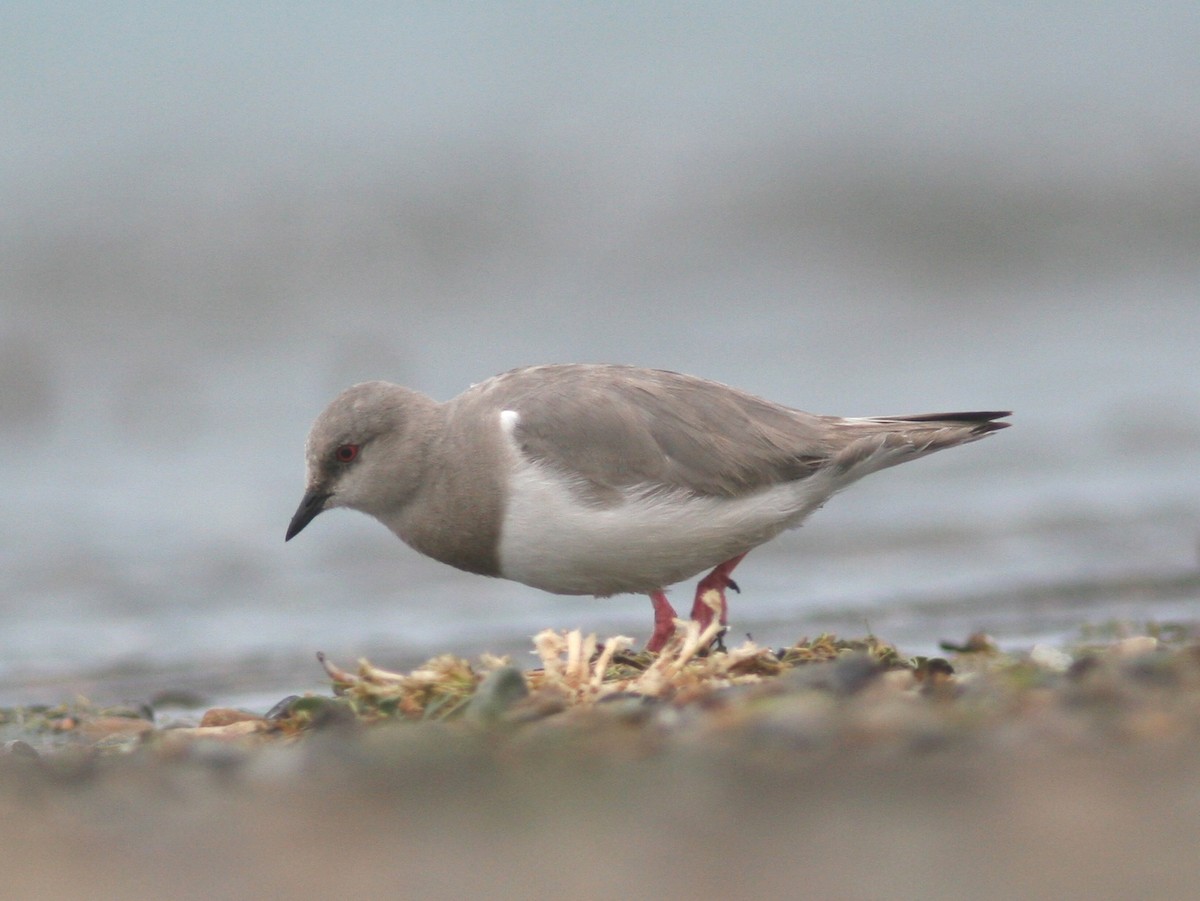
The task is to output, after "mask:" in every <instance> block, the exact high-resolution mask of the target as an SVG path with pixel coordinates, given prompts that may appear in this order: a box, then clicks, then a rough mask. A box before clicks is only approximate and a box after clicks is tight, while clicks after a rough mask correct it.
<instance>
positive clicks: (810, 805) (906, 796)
mask: <svg viewBox="0 0 1200 901" xmlns="http://www.w3.org/2000/svg"><path fill="white" fill-rule="evenodd" d="M1047 660H1048V664H1047V665H1042V664H1039V663H1036V662H1034V661H1031V660H1028V659H1024V660H996V659H991V660H986V661H983V662H971V661H970V660H966V661H964V660H962V659H960V660H957V661H956V665H955V670H956V672H955V674H954V675H953V676H949V677H946V678H944V679H941V680H938V682H937V684H936V685H934V684H932V683H931V682H930V681H928V680H927V681H926V682H925V683H924V684H922V683H920V682H917V681H914V680H912V679H911V678H908V674H907V673H905V674H901V675H897V674H895V673H894V672H893V673H891V674H889V673H888V672H886V671H883V670H870V671H869V672H866V675H865V676H864V670H863V669H862V667H861V658H858V659H857V661H854V660H851V661H849V662H848V661H846V660H839V661H837V662H834V663H824V664H813V665H811V666H807V667H803V668H799V669H797V670H795V671H793V672H790V673H785V674H783V675H781V676H779V677H777V678H775V679H764V680H756V681H755V682H753V683H752V684H749V685H734V686H725V687H723V688H720V689H717V690H715V691H713V692H711V693H708V694H704V695H700V694H697V695H695V696H693V698H692V699H691V700H689V701H687V702H686V703H683V702H682V701H681V700H680V698H678V697H676V698H673V699H669V700H661V699H660V700H651V701H647V700H645V699H644V698H639V697H630V696H627V695H624V694H622V695H619V696H617V697H615V698H613V699H610V700H611V702H605V703H597V704H593V705H590V706H588V705H583V706H576V707H569V708H567V709H565V710H562V711H559V712H554V713H551V714H549V715H544V716H543V715H539V716H536V717H534V716H530V715H529V709H530V707H529V703H528V702H529V699H526V700H525V702H520V703H518V704H517V705H516V707H514V709H522V710H524V713H522V714H521V715H520V716H508V717H507V718H504V719H503V720H501V721H497V722H493V723H492V724H490V725H482V724H480V723H479V722H466V721H465V719H466V718H460V719H458V720H455V721H453V722H416V723H413V722H399V723H397V722H389V723H384V724H374V725H370V726H367V725H363V724H362V723H361V722H356V721H349V720H347V719H346V718H339V717H331V718H329V719H328V721H327V725H325V726H324V727H323V728H316V727H313V728H308V729H305V730H304V731H301V732H298V733H295V734H291V735H290V736H281V735H278V734H272V735H268V734H263V733H260V734H254V735H249V736H246V737H243V738H240V739H236V740H234V739H221V740H217V739H205V738H202V737H199V738H197V737H192V738H189V739H187V740H166V739H164V738H163V736H164V735H165V734H166V733H165V732H163V731H162V730H154V731H146V733H145V734H144V735H141V737H139V738H138V740H137V741H136V742H135V743H133V744H131V745H126V746H123V747H121V749H120V750H115V749H116V748H118V747H119V746H118V745H117V744H114V743H112V741H111V738H110V739H108V740H107V742H108V745H107V746H108V747H111V748H112V749H114V750H112V751H111V752H106V753H101V751H98V750H97V748H100V749H103V748H105V747H106V744H105V742H103V741H102V742H101V743H100V744H99V745H95V744H92V745H89V744H88V743H86V742H79V743H76V744H75V745H74V746H70V747H67V748H65V749H60V750H54V751H51V750H43V751H42V752H41V753H40V754H39V755H38V756H34V754H33V753H31V750H30V749H29V748H27V747H25V746H13V745H11V744H10V745H9V753H7V754H6V755H5V756H4V757H3V758H0V805H2V806H0V809H2V810H3V811H4V816H3V817H2V818H0V866H2V867H3V873H4V875H3V879H4V882H5V883H6V884H7V885H6V889H7V890H6V892H5V895H6V896H8V897H14V898H18V897H20V898H24V897H38V898H110V897H111V898H123V899H142V898H180V899H188V898H247V897H290V898H310V897H311V898H334V897H404V898H408V897H412V898H443V897H444V898H463V897H492V898H510V897H511V898H543V897H544V898H567V897H576V898H603V897H620V896H626V897H645V896H659V897H667V898H675V897H697V898H704V897H767V896H774V897H797V898H803V897H822V898H838V899H881V898H918V897H920V898H1001V897H1003V898H1013V897H1022V898H1051V897H1053V898H1073V897H1088V898H1114V899H1117V898H1122V899H1127V898H1133V897H1140V898H1157V899H1171V898H1194V897H1196V896H1197V893H1198V891H1200V889H1198V886H1200V855H1198V854H1197V853H1196V841H1197V836H1200V742H1198V741H1197V738H1198V737H1200V655H1198V654H1197V652H1196V650H1195V649H1194V648H1192V647H1189V646H1180V647H1175V648H1165V647H1163V646H1161V645H1157V644H1154V643H1144V644H1141V645H1137V646H1136V647H1135V648H1134V650H1133V651H1130V650H1129V648H1125V649H1120V648H1109V649H1102V650H1100V651H1098V652H1095V653H1088V654H1083V655H1079V654H1077V655H1074V656H1073V658H1070V665H1069V668H1067V669H1065V670H1064V669H1063V664H1066V663H1068V660H1067V659H1054V658H1047ZM1081 661H1082V662H1081ZM535 694H536V692H535ZM522 704H524V707H522ZM544 712H545V711H543V713H544ZM82 719H86V717H84V718H82ZM93 734H96V733H93Z"/></svg>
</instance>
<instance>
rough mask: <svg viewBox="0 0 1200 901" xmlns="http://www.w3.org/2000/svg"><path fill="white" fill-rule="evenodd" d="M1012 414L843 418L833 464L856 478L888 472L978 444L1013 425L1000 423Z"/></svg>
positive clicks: (996, 412) (981, 412)
mask: <svg viewBox="0 0 1200 901" xmlns="http://www.w3.org/2000/svg"><path fill="white" fill-rule="evenodd" d="M1011 415H1012V413H1011V412H1009V411H986V412H983V411H979V412H969V413H919V414H916V415H913V416H871V417H868V418H863V419H842V420H840V421H839V422H838V424H837V430H838V432H840V435H841V439H842V442H841V443H842V446H841V447H840V448H839V449H838V451H837V452H836V453H835V454H834V465H835V467H837V469H839V470H841V471H842V472H845V473H847V474H849V473H851V472H852V471H853V473H854V476H855V477H857V476H863V475H866V474H867V473H871V472H875V471H877V470H880V469H886V468H887V467H889V466H895V465H896V464H898V463H904V462H906V461H908V460H915V459H916V458H917V457H923V456H925V455H926V454H932V453H934V452H935V451H940V450H943V449H945V448H947V447H957V446H958V445H960V444H967V443H969V442H971V441H978V440H979V439H980V438H983V437H985V436H987V435H989V434H991V433H992V432H995V431H999V430H1000V429H1006V428H1008V427H1009V426H1010V425H1011V424H1012V423H1008V422H1000V421H999V420H1001V419H1003V418H1004V417H1006V416H1011Z"/></svg>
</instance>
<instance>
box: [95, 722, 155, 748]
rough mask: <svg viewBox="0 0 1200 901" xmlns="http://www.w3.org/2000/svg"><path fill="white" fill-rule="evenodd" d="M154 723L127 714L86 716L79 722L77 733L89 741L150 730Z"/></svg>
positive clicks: (137, 733) (138, 733)
mask: <svg viewBox="0 0 1200 901" xmlns="http://www.w3.org/2000/svg"><path fill="white" fill-rule="evenodd" d="M153 730H154V724H153V723H151V722H149V721H147V720H143V719H133V718H132V717H127V716H94V717H88V718H87V719H85V720H83V721H82V722H81V723H80V724H79V730H78V731H79V734H80V735H82V736H83V737H84V738H86V739H88V740H89V741H93V742H98V741H103V740H105V739H108V738H111V737H112V736H135V735H140V734H142V733H143V732H152V731H153Z"/></svg>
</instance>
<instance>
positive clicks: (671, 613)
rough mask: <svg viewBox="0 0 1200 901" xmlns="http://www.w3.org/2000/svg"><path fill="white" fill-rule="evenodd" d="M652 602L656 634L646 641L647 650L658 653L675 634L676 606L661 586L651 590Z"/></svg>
mask: <svg viewBox="0 0 1200 901" xmlns="http://www.w3.org/2000/svg"><path fill="white" fill-rule="evenodd" d="M650 603H651V604H653V605H654V634H653V635H651V636H650V640H649V641H648V642H646V650H647V651H654V653H656V654H657V653H658V652H659V651H661V650H662V649H663V648H664V647H666V645H667V642H668V641H670V640H671V636H672V635H674V634H675V608H674V607H672V606H671V602H670V601H668V600H667V596H666V594H665V593H664V592H663V590H662V589H661V588H659V589H658V590H656V591H652V592H650Z"/></svg>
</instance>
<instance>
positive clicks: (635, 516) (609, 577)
mask: <svg viewBox="0 0 1200 901" xmlns="http://www.w3.org/2000/svg"><path fill="white" fill-rule="evenodd" d="M514 450H515V449H514ZM837 487H841V485H840V484H839V485H837V486H834V485H833V484H832V481H831V479H829V478H827V477H825V476H824V475H822V474H817V475H815V476H812V477H810V478H807V479H803V480H801V481H797V482H788V483H786V484H783V485H779V486H775V487H772V488H767V489H764V490H761V491H758V492H755V493H753V494H749V495H746V496H745V497H741V498H733V499H730V498H713V497H695V496H692V495H688V494H686V493H683V492H678V491H664V490H661V489H659V490H656V489H655V488H654V487H653V486H651V487H644V488H641V489H639V490H631V491H629V492H628V493H627V494H626V496H625V499H624V501H623V502H622V503H618V504H615V505H612V506H603V507H602V506H596V505H590V504H588V503H587V502H586V501H584V500H582V499H581V496H580V494H578V493H576V492H574V491H572V490H571V484H570V481H569V480H568V479H566V478H564V477H563V476H562V475H561V474H559V473H557V472H555V471H553V470H550V469H548V468H547V467H544V466H541V465H538V464H535V463H530V462H529V461H527V460H525V459H523V458H521V457H520V455H519V454H515V455H514V463H513V471H512V481H511V484H510V493H509V496H508V503H507V507H506V510H505V514H504V520H503V526H502V529H501V533H500V547H499V555H500V573H501V575H502V576H504V577H505V578H507V579H513V580H514V581H517V582H523V583H524V584H526V585H532V586H534V587H536V588H541V589H544V590H546V591H551V592H554V593H556V594H593V595H598V596H606V595H611V594H621V593H624V592H646V591H652V590H654V589H656V588H663V587H665V586H667V585H671V584H673V583H675V582H678V581H680V580H682V579H686V578H688V577H690V576H693V575H695V574H697V573H699V572H701V571H702V570H706V569H709V568H711V567H713V566H716V565H717V564H718V563H721V562H723V561H725V560H728V559H729V558H730V557H734V556H736V555H737V554H741V553H743V552H745V551H748V550H750V549H751V548H753V547H756V546H757V545H760V544H762V543H763V542H765V541H767V540H769V539H770V538H773V537H774V536H775V535H777V534H778V533H779V532H780V531H781V530H783V529H785V528H788V527H791V526H796V525H799V524H800V521H801V520H802V519H804V517H805V516H807V515H808V514H809V513H811V512H812V511H813V510H815V509H816V508H817V507H819V506H820V505H821V504H822V503H824V502H825V500H826V499H828V497H829V496H830V495H831V494H832V493H833V491H834V490H836V488H837Z"/></svg>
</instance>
